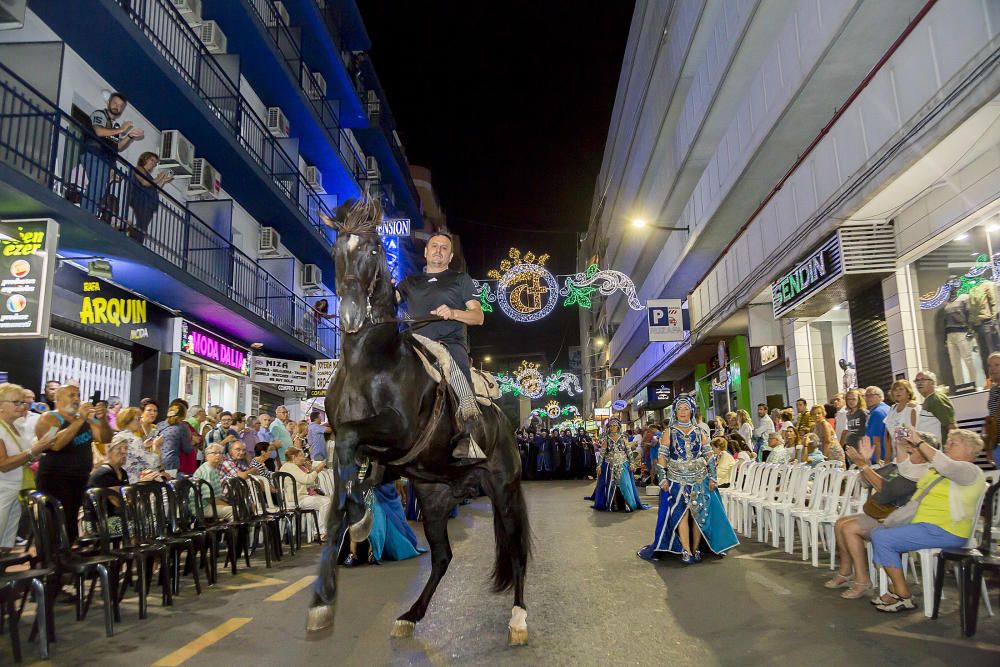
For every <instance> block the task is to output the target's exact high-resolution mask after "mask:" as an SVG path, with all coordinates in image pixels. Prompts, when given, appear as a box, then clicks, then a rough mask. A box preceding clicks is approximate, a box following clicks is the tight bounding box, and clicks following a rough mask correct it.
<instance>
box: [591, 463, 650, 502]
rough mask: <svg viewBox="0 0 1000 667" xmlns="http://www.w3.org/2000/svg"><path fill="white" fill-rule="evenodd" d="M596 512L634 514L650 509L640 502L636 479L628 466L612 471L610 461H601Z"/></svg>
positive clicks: (595, 494) (595, 492) (596, 494)
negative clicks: (637, 511)
mask: <svg viewBox="0 0 1000 667" xmlns="http://www.w3.org/2000/svg"><path fill="white" fill-rule="evenodd" d="M592 507H593V508H594V509H595V510H601V511H604V512H632V511H634V510H644V509H649V505H643V504H642V503H641V502H639V490H638V489H637V488H636V486H635V477H633V476H632V470H631V469H630V468H629V466H628V464H627V463H626V464H624V465H621V466H618V470H617V471H615V470H612V466H611V464H610V463H609V462H608V461H601V474H600V476H599V477H598V479H597V488H596V489H595V490H594V504H593V505H592Z"/></svg>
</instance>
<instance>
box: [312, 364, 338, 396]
mask: <svg viewBox="0 0 1000 667" xmlns="http://www.w3.org/2000/svg"><path fill="white" fill-rule="evenodd" d="M337 361H338V360H337V359H317V360H316V365H315V372H314V377H315V381H314V382H313V388H315V389H317V390H319V391H321V392H323V393H322V394H321V395H323V396H325V395H326V388H327V387H329V386H330V380H332V379H333V372H334V371H335V370H337Z"/></svg>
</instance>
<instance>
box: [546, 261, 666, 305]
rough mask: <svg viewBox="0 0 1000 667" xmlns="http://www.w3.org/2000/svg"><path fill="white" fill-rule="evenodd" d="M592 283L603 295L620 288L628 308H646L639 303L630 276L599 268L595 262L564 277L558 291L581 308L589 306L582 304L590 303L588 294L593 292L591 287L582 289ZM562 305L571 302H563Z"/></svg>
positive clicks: (612, 292) (590, 285)
mask: <svg viewBox="0 0 1000 667" xmlns="http://www.w3.org/2000/svg"><path fill="white" fill-rule="evenodd" d="M594 285H597V290H598V291H599V292H600V293H601V294H602V295H603V296H609V295H611V294H614V293H615V292H617V291H619V290H621V291H622V293H624V294H625V297H626V298H627V299H628V305H629V308H631V309H632V310H645V309H646V307H645V306H644V305H642V303H640V301H639V298H638V297H637V296H636V294H635V283H633V282H632V279H631V278H629V277H628V276H627V275H625V274H624V273H622V272H621V271H615V270H613V269H604V270H601V269H599V268H598V267H597V265H596V264H591V265H590V266H589V267H587V270H586V271H584V272H583V273H577V274H576V275H573V276H570V277H568V278H566V284H565V286H564V287H563V288H562V289H561V290H560V291H559V293H560V294H562V295H563V296H565V297H570V298H572V299H573V301H572V303H576V304H579V305H580V307H581V308H583V307H586V308H589V307H590V306H589V305H588V306H584V305H583V304H584V303H590V294H592V293H593V289H591V290H590V291H589V292H583V291H582V290H584V289H586V288H590V287H592V286H594ZM581 300H582V302H581ZM566 301H567V302H568V301H569V298H567V299H566ZM563 305H571V304H570V303H566V302H564V303H563Z"/></svg>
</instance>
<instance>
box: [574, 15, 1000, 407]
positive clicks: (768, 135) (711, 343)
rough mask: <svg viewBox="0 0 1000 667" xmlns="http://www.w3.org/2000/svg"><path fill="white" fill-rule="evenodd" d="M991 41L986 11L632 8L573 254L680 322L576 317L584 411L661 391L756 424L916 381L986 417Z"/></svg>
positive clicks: (999, 85)
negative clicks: (923, 377)
mask: <svg viewBox="0 0 1000 667" xmlns="http://www.w3.org/2000/svg"><path fill="white" fill-rule="evenodd" d="M779 5H780V6H779ZM956 35H961V39H955V36H956ZM998 46H1000V6H998V5H997V4H996V3H994V2H989V1H988V0H982V1H980V0H939V1H937V2H934V1H930V2H923V1H920V2H906V1H903V2H893V3H883V2H878V1H867V0H835V1H833V2H819V1H817V0H802V1H799V2H792V3H773V4H769V3H764V2H754V1H753V0H745V1H741V2H736V3H722V2H712V1H710V0H708V1H700V0H679V1H677V2H670V3H659V2H639V3H637V6H636V10H635V18H634V20H633V25H632V33H631V35H630V39H629V46H628V52H627V54H626V59H625V65H624V67H623V71H622V75H621V79H620V85H619V91H618V97H617V100H616V104H615V111H614V116H613V119H612V125H611V129H610V133H609V137H608V142H607V147H606V151H605V156H604V163H603V166H602V170H601V174H600V177H599V179H598V188H597V191H596V192H595V197H594V204H593V220H592V221H591V226H590V229H589V231H588V235H587V238H586V240H585V243H584V246H583V250H582V252H581V256H582V257H590V256H591V255H597V256H599V257H600V259H601V262H602V265H608V266H613V267H614V268H617V269H619V270H622V271H624V272H626V273H629V274H630V275H631V276H632V277H633V279H634V281H635V283H636V285H637V288H638V291H639V295H640V299H641V300H643V301H644V302H645V301H648V300H650V299H678V300H680V301H681V302H682V307H683V309H684V311H685V320H686V321H688V322H689V326H688V329H687V332H686V334H685V336H684V339H683V340H679V341H671V342H653V343H651V342H650V341H649V337H648V333H647V322H646V315H645V313H643V312H638V311H631V310H629V309H628V308H626V307H625V306H624V305H623V303H622V301H623V300H622V298H621V297H611V298H609V299H608V300H607V301H605V302H604V303H603V304H602V306H601V308H600V309H599V310H597V311H596V312H595V313H593V314H592V315H589V316H588V315H585V319H584V321H583V322H582V323H581V334H582V338H583V340H584V341H586V343H585V345H586V346H587V348H588V349H589V351H588V353H587V354H585V355H584V357H585V363H588V364H590V368H589V369H588V371H587V373H588V374H589V377H590V378H591V380H592V382H590V383H589V384H590V389H591V392H592V394H591V397H590V398H591V401H590V402H591V405H592V406H597V407H605V406H608V405H610V404H611V402H612V401H614V400H617V399H628V398H630V397H631V396H633V395H635V394H636V393H637V392H639V391H641V390H643V389H644V388H645V387H647V386H648V384H649V383H650V382H655V381H671V382H673V383H674V389H675V390H676V391H695V392H697V396H698V398H699V402H700V403H701V405H702V407H703V409H704V410H705V411H706V412H707V414H708V415H709V416H712V415H714V414H718V413H721V412H725V411H728V410H732V409H737V408H739V409H747V410H748V411H751V412H752V410H751V408H752V406H754V405H756V404H758V403H766V404H768V405H769V406H772V407H777V406H785V405H790V404H792V403H793V402H794V401H795V400H796V399H798V398H804V399H806V400H807V402H808V403H809V404H810V405H812V404H823V403H825V402H827V401H828V399H829V397H831V396H833V394H835V393H837V392H839V391H842V390H843V389H844V388H845V387H851V386H861V387H864V386H867V385H877V386H880V387H882V388H883V389H885V390H888V388H889V385H890V384H891V383H892V381H893V380H894V379H895V378H898V377H908V378H912V377H913V375H914V374H915V373H916V372H917V371H918V370H920V369H922V368H929V369H931V370H933V371H935V372H936V373H937V374H938V378H939V382H940V383H942V384H944V385H945V386H946V387H947V388H948V390H949V391H950V392H951V393H953V394H958V395H961V397H960V398H959V399H958V400H956V407H957V408H958V412H959V419H960V421H961V420H962V419H965V418H971V417H974V416H979V417H981V416H982V415H983V414H985V394H984V393H983V392H982V389H983V388H984V387H985V385H986V381H985V380H986V378H985V373H984V363H985V359H986V357H987V356H988V355H989V353H990V352H992V351H995V350H997V349H998V347H1000V346H998V343H997V336H996V330H997V329H996V327H997V321H996V307H995V304H996V293H995V289H994V287H993V283H994V282H995V280H996V276H995V272H996V271H997V270H998V267H997V265H996V263H995V261H994V260H992V259H991V258H996V255H995V254H994V252H995V251H994V250H993V243H994V242H996V241H997V240H1000V238H998V237H996V236H995V233H996V232H997V231H998V230H1000V220H998V219H995V205H996V203H997V198H998V196H1000V178H998V176H997V171H996V166H997V165H996V164H995V162H996V160H997V159H998V158H997V156H998V154H1000V153H998V148H1000V147H998V139H1000V135H998V130H1000V127H998V125H1000V124H998V122H997V119H998V113H1000V107H998V103H997V101H996V96H997V93H998V92H1000V73H998V71H997V67H996V65H997V62H998V58H1000V51H998ZM637 218H640V219H642V220H645V221H646V222H648V223H651V224H647V225H646V227H645V228H642V229H637V228H635V227H634V226H633V225H631V224H630V222H631V221H633V220H635V219H637ZM655 225H659V226H661V227H670V228H672V229H671V230H670V231H665V230H657V229H656V228H655ZM581 264H582V261H581Z"/></svg>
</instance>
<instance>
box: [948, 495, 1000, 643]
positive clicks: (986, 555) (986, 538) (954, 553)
mask: <svg viewBox="0 0 1000 667" xmlns="http://www.w3.org/2000/svg"><path fill="white" fill-rule="evenodd" d="M998 488H1000V482H997V483H995V484H993V485H992V486H990V487H989V489H987V490H986V497H985V499H984V500H983V502H984V503H985V505H986V513H985V517H984V525H983V534H982V535H981V536H980V538H979V545H978V547H976V548H974V549H942V550H941V551H939V552H938V554H937V571H936V572H935V576H934V612H933V614H932V615H931V618H935V619H936V618H937V617H938V609H939V608H940V606H941V590H942V589H943V588H944V576H945V562H946V561H947V562H952V563H955V567H957V568H958V593H959V622H960V624H961V627H962V634H963V635H965V636H966V637H971V636H972V635H974V634H975V633H976V621H977V619H978V616H979V601H980V595H981V589H982V585H983V575H982V573H983V570H991V569H1000V558H997V557H996V556H991V555H990V549H991V547H992V544H991V539H992V533H993V513H994V506H995V504H996V503H995V498H996V494H997V489H998ZM977 566H978V569H979V574H978V577H977V576H976V569H977Z"/></svg>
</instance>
